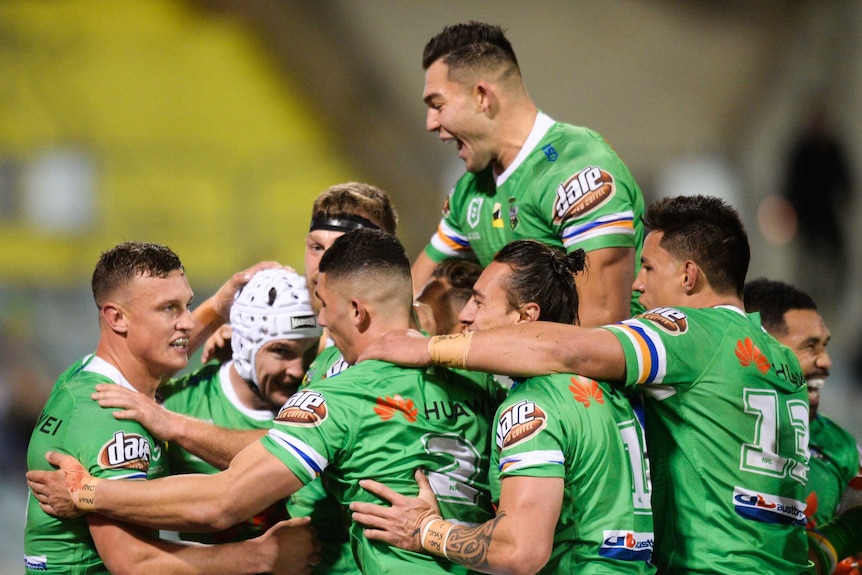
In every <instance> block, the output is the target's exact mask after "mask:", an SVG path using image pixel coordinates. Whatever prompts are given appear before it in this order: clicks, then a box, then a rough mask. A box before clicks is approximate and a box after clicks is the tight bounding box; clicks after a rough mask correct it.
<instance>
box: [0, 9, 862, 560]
mask: <svg viewBox="0 0 862 575" xmlns="http://www.w3.org/2000/svg"><path fill="white" fill-rule="evenodd" d="M470 19H476V20H484V21H488V22H491V23H496V24H501V25H502V26H504V27H505V28H507V29H508V36H509V38H510V40H511V41H512V44H513V46H514V48H515V51H516V53H517V54H518V57H519V60H520V63H521V67H522V71H523V73H524V76H525V79H526V82H527V86H528V89H529V90H530V93H531V95H532V96H533V98H534V99H535V100H536V102H537V103H538V104H539V106H540V107H541V108H542V109H543V110H544V111H545V112H547V113H549V114H550V115H551V116H552V117H554V118H556V119H559V120H563V121H567V122H570V123H573V124H579V125H585V126H589V127H591V128H593V129H595V130H597V131H599V132H600V133H602V134H603V135H604V136H605V137H606V139H607V140H608V141H609V142H610V143H611V144H612V145H613V146H614V147H615V148H616V149H617V151H618V152H619V153H620V155H621V156H622V157H623V159H624V160H625V161H626V163H627V164H628V165H629V167H630V168H631V170H632V172H633V173H634V175H635V177H636V178H637V180H638V182H639V183H640V185H641V187H642V189H643V190H644V193H645V195H646V196H647V200H648V201H649V200H650V199H655V198H657V197H660V196H664V195H674V194H678V193H709V194H715V195H721V196H722V197H725V198H726V199H727V200H728V201H730V202H731V203H732V204H733V205H734V206H736V207H737V208H738V209H739V210H740V212H741V213H742V214H743V217H744V219H745V222H746V225H747V226H748V229H749V234H750V239H751V243H752V248H753V260H752V266H751V272H750V274H749V277H750V278H754V277H759V276H766V277H770V278H774V279H782V280H785V281H790V282H793V283H796V284H798V285H800V286H802V287H804V288H806V289H809V290H811V291H812V292H813V294H814V295H815V297H816V298H817V299H818V303H820V305H821V307H822V312H823V314H824V316H825V317H826V320H827V323H828V324H829V326H830V327H831V328H832V332H833V343H832V345H831V346H830V349H831V351H832V357H833V362H834V364H835V365H834V368H833V376H832V377H831V378H830V380H829V385H828V387H827V388H826V390H825V391H824V394H823V400H822V402H821V411H822V412H824V413H827V414H829V415H831V416H833V417H834V418H835V419H837V420H838V421H839V422H841V423H842V424H844V425H845V426H846V427H848V428H849V429H850V430H851V431H852V432H853V433H854V434H855V435H856V437H857V438H859V439H860V440H862V422H860V420H859V413H860V409H859V408H860V404H862V402H860V400H859V394H860V392H862V386H860V385H859V381H860V373H859V370H858V369H857V368H856V366H857V365H858V364H860V363H862V361H860V357H862V356H860V353H859V349H860V342H862V337H860V336H862V329H860V327H859V326H860V319H862V297H860V290H859V289H858V287H856V286H858V285H859V283H860V280H862V264H860V262H862V237H860V236H862V230H860V228H859V227H857V226H855V225H854V224H855V222H856V221H858V220H859V219H860V217H862V202H860V201H859V199H858V194H857V193H855V192H856V191H858V186H859V185H860V178H859V175H860V174H862V97H860V95H862V86H861V85H860V84H862V27H860V26H859V25H858V23H859V22H862V2H858V1H855V0H821V1H816V2H815V1H805V0H756V1H754V2H750V1H745V0H725V1H723V2H713V1H710V0H650V1H648V0H604V1H601V2H598V1H592V2H587V1H573V0H546V1H544V2H541V3H532V2H524V1H521V2H518V1H514V0H496V1H494V2H491V1H480V0H466V1H459V2H455V1H440V0H434V1H430V2H429V1H419V0H365V1H362V0H321V1H319V2H305V1H296V2H294V1H289V0H211V1H203V0H201V1H192V0H187V1H184V0H137V1H135V2H116V1H111V0H4V1H3V2H2V3H0V485H2V489H0V527H2V533H3V536H4V537H3V539H4V542H3V544H2V545H0V574H6V573H19V572H20V571H21V563H20V561H21V556H22V541H23V536H22V532H23V521H24V508H25V500H26V486H25V484H24V481H23V473H24V467H25V465H24V452H25V450H26V444H27V441H28V437H29V433H30V429H31V428H32V425H33V422H34V421H35V418H36V417H37V415H38V413H39V411H40V410H41V407H42V404H43V402H44V400H45V398H46V396H47V394H48V392H49V390H50V387H51V385H52V383H53V381H54V379H55V377H56V375H57V374H58V373H59V372H60V371H61V370H62V369H63V368H64V367H65V366H66V365H67V364H69V363H71V362H72V361H74V360H75V359H76V358H78V357H79V356H81V355H83V354H85V353H88V352H90V351H92V348H93V346H94V345H95V341H96V337H97V325H96V317H95V313H94V311H95V310H94V306H93V304H92V299H91V295H90V292H89V277H90V273H91V272H92V268H93V265H94V264H95V262H96V260H97V258H98V256H99V254H100V252H101V251H102V250H104V249H106V248H108V247H110V246H111V245H113V244H114V243H116V242H119V241H124V240H130V239H138V240H147V241H155V242H160V243H165V244H167V245H169V246H171V247H172V248H173V249H174V250H175V251H177V253H178V254H179V255H180V256H181V258H182V259H183V261H184V263H185V265H186V269H187V270H188V273H189V276H190V279H191V282H192V286H193V287H194V289H195V291H196V293H197V297H198V299H203V298H205V297H207V296H208V295H210V294H211V293H212V291H213V290H214V289H215V288H216V287H217V286H218V285H220V284H221V283H222V281H223V280H224V279H226V278H227V277H228V275H229V274H231V273H233V272H234V271H237V270H239V269H242V268H244V267H246V266H248V265H250V264H251V263H253V262H254V261H257V260H260V259H278V260H280V261H281V262H283V263H286V264H290V265H293V266H294V267H297V268H301V267H302V250H303V238H304V235H305V232H306V231H307V225H308V215H309V210H310V204H311V201H312V199H313V198H314V197H315V196H316V195H317V194H318V193H319V192H320V191H322V190H323V189H325V188H326V187H327V186H329V185H331V184H334V183H338V182H343V181H348V180H361V181H367V182H370V183H374V184H376V185H378V186H380V187H381V188H383V189H384V190H386V191H387V192H389V193H390V194H391V196H392V197H393V199H394V202H395V205H396V207H397V208H398V211H399V213H400V216H401V225H400V232H399V236H400V237H401V239H402V241H403V242H404V243H405V245H406V246H407V249H408V252H409V253H410V255H411V257H413V256H415V255H416V254H417V253H418V252H419V250H420V249H421V248H422V246H423V245H424V243H425V241H426V240H427V239H428V237H429V236H430V234H431V232H432V230H433V229H434V227H435V226H436V222H437V219H438V218H439V209H440V206H441V205H442V202H443V199H444V197H445V195H446V193H447V191H448V189H449V187H450V186H451V185H452V184H453V183H454V181H455V179H456V178H457V177H458V175H460V173H461V172H462V170H463V165H462V164H461V163H460V161H459V160H458V159H457V158H456V157H455V154H454V151H453V150H452V149H446V148H445V147H444V146H441V145H440V144H439V142H438V141H437V140H436V138H435V137H434V136H433V135H430V134H427V133H426V132H425V131H424V113H425V110H424V105H423V103H422V101H421V91H422V84H423V73H422V70H421V67H420V55H421V51H422V48H423V46H424V44H425V42H426V41H427V40H428V39H429V38H430V37H431V36H433V35H434V34H436V33H437V32H438V31H439V30H440V29H442V27H443V26H445V25H447V24H452V23H456V22H459V21H465V20H470ZM815 101H817V102H819V104H817V105H818V106H821V107H822V108H823V109H824V110H825V112H826V113H827V114H828V117H829V118H830V121H831V125H832V128H833V129H834V132H835V134H836V136H837V137H838V138H839V139H840V141H841V143H842V145H843V146H844V148H845V150H846V152H847V155H848V158H849V160H850V167H851V170H852V174H853V180H852V183H853V185H854V186H855V189H853V192H854V193H853V194H851V195H850V196H849V198H848V199H847V201H846V202H845V203H844V204H843V206H842V213H841V214H840V218H839V222H838V224H839V225H843V226H844V229H845V238H844V242H845V245H846V248H847V250H848V252H849V254H850V257H849V259H848V260H847V262H846V263H842V262H834V261H831V258H829V257H826V258H823V257H822V256H817V257H816V258H815V257H812V256H811V255H810V254H809V252H807V251H806V247H805V245H804V244H803V243H802V242H801V240H800V238H799V234H798V233H796V224H795V219H794V214H793V213H792V211H789V210H788V209H787V206H786V205H785V204H784V203H783V201H782V200H781V198H780V195H781V192H782V189H783V183H784V179H785V174H786V165H787V155H788V150H789V148H790V145H791V143H792V142H793V140H794V138H795V137H796V136H797V135H798V133H799V131H800V130H801V128H802V127H803V125H804V123H805V121H806V118H807V117H808V116H809V115H810V112H811V111H812V110H813V108H814V107H815V104H813V102H815ZM810 193H811V194H812V195H813V196H815V197H820V196H822V195H824V194H825V193H826V192H825V191H824V190H822V189H817V188H815V189H811V190H810ZM812 262H813V264H814V265H812ZM831 264H837V265H839V266H840V270H838V272H843V274H842V273H838V272H835V271H834V270H831V271H830V267H831ZM821 268H822V270H823V271H822V273H820V270H821ZM812 269H813V270H814V271H812ZM836 278H838V279H836ZM194 365H197V362H196V360H192V366H194Z"/></svg>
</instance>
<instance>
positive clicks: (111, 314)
mask: <svg viewBox="0 0 862 575" xmlns="http://www.w3.org/2000/svg"><path fill="white" fill-rule="evenodd" d="M99 315H100V316H101V318H102V321H104V322H105V324H106V325H107V326H108V327H109V328H111V330H112V331H113V332H114V333H122V334H125V333H127V332H128V331H129V326H128V322H127V320H128V317H127V316H126V312H125V311H124V310H123V308H122V307H120V306H119V305H117V304H115V303H106V304H104V305H103V306H102V309H101V310H99Z"/></svg>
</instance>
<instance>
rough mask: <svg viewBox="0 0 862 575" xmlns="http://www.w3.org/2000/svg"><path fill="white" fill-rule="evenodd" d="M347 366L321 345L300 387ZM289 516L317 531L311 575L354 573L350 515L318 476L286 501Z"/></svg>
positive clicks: (356, 569) (356, 570) (333, 350)
mask: <svg viewBox="0 0 862 575" xmlns="http://www.w3.org/2000/svg"><path fill="white" fill-rule="evenodd" d="M348 367H350V364H349V363H347V362H346V361H344V356H342V355H341V352H340V351H338V348H337V347H335V346H334V345H331V346H329V347H326V348H324V350H323V351H321V352H320V353H319V354H318V355H317V357H316V358H315V359H314V361H313V362H312V363H311V365H310V366H309V368H308V371H307V372H306V373H305V377H304V378H303V380H302V387H306V386H308V385H310V384H314V383H316V382H318V381H321V380H323V379H326V378H328V377H334V376H336V375H338V374H339V373H341V372H342V371H344V370H345V369H347V368H348ZM287 510H288V511H289V512H290V516H291V517H311V525H312V526H313V527H314V529H315V530H316V531H317V538H318V539H319V540H320V544H321V546H322V549H321V551H320V563H318V564H317V565H315V566H314V569H313V570H312V575H357V574H358V573H360V571H359V566H358V565H357V564H356V560H355V559H354V558H353V551H352V549H351V547H350V536H349V535H348V533H347V525H349V524H350V518H349V517H348V516H347V512H346V511H345V510H343V509H342V507H341V504H340V503H338V500H336V499H335V497H333V496H332V495H331V494H329V493H327V492H326V490H325V489H324V488H323V482H322V481H321V479H320V477H316V478H315V479H313V480H312V481H311V482H310V483H307V484H306V485H305V486H304V487H302V489H299V490H298V491H296V492H295V493H294V494H293V495H291V496H290V497H289V498H288V500H287Z"/></svg>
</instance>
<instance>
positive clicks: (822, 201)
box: [784, 98, 853, 316]
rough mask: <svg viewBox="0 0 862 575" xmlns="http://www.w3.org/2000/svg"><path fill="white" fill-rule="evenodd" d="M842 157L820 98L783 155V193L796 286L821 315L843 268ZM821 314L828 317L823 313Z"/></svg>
mask: <svg viewBox="0 0 862 575" xmlns="http://www.w3.org/2000/svg"><path fill="white" fill-rule="evenodd" d="M852 180H853V176H852V174H851V171H850V166H849V163H848V161H847V152H846V150H845V147H844V144H843V142H842V141H841V139H840V137H839V136H838V134H837V133H836V132H835V129H834V124H833V121H832V119H831V118H830V117H829V114H828V112H827V110H826V107H825V102H824V101H823V99H822V98H815V99H814V100H813V102H812V104H811V106H810V107H809V112H808V118H807V120H806V123H805V125H804V126H803V129H802V131H801V132H800V134H799V135H798V137H797V139H796V140H795V141H794V143H793V144H792V146H791V149H790V153H789V156H788V163H787V173H786V181H785V186H784V193H785V196H786V197H787V199H788V200H789V201H790V203H791V204H792V205H793V207H794V208H795V210H796V213H797V216H798V218H799V233H800V240H801V242H802V248H803V250H802V251H801V252H800V261H799V263H798V265H797V269H798V270H799V271H798V273H799V278H797V284H799V285H800V287H802V288H803V289H804V290H805V291H807V292H809V293H811V295H812V297H814V299H815V301H817V302H819V303H820V307H821V308H825V310H824V311H825V312H829V311H833V312H834V310H836V309H837V306H838V305H839V304H840V298H841V296H842V291H843V286H844V283H845V280H846V279H847V277H846V275H847V274H846V269H847V246H846V243H845V237H844V233H843V230H842V227H843V225H842V215H841V214H842V213H843V212H844V211H845V210H846V209H847V201H848V199H849V197H850V193H851V191H852V187H853V181H852ZM825 315H827V316H828V315H831V314H829V313H826V314H825Z"/></svg>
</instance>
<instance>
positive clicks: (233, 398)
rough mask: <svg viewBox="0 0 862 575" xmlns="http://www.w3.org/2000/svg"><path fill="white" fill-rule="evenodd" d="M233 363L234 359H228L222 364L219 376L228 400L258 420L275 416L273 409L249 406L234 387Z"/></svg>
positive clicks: (265, 419)
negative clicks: (231, 369) (231, 376)
mask: <svg viewBox="0 0 862 575" xmlns="http://www.w3.org/2000/svg"><path fill="white" fill-rule="evenodd" d="M231 365H233V360H231V361H226V362H224V363H223V364H222V365H221V368H219V372H218V378H219V381H220V383H221V390H222V392H224V395H225V397H227V400H228V401H229V402H230V403H231V405H233V406H234V407H235V408H236V409H237V410H239V411H241V412H242V413H244V414H245V415H247V416H248V417H250V418H252V419H255V420H257V421H267V420H270V419H272V418H273V414H272V410H271V409H253V408H251V407H247V406H246V405H245V404H244V403H243V402H242V401H241V400H240V398H239V396H238V395H237V394H236V390H235V389H234V388H233V383H232V382H231V380H230V366H231Z"/></svg>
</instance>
